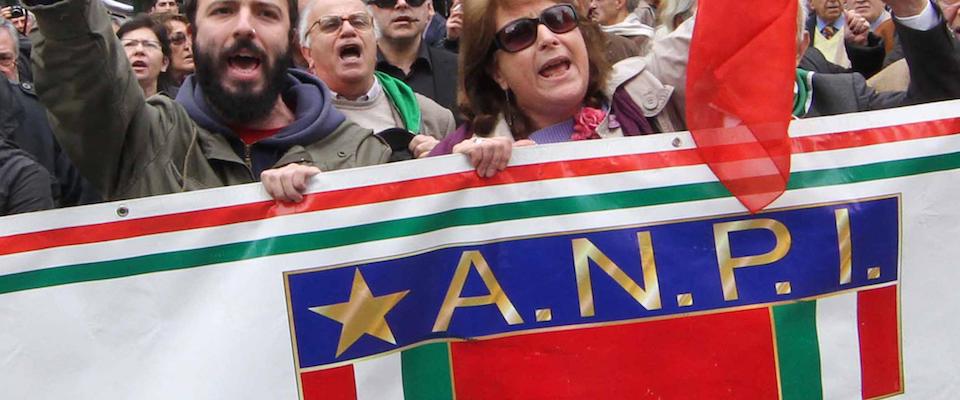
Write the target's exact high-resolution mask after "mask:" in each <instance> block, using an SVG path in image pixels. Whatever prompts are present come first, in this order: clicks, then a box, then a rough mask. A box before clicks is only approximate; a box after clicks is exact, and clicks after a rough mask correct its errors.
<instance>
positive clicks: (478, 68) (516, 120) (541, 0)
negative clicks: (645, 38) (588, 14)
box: [430, 0, 693, 177]
mask: <svg viewBox="0 0 960 400" xmlns="http://www.w3.org/2000/svg"><path fill="white" fill-rule="evenodd" d="M464 7H466V9H465V12H464V26H463V36H462V37H461V38H460V55H461V57H462V60H463V64H462V67H461V71H462V74H461V76H460V79H461V81H460V90H461V94H460V96H461V99H462V100H461V110H462V111H463V113H464V115H465V117H466V118H467V121H468V122H467V123H466V124H465V125H464V126H461V127H460V128H459V129H458V130H457V131H456V132H454V133H452V134H450V135H448V136H447V137H446V138H445V139H444V140H443V141H441V143H440V144H438V145H437V147H436V148H434V150H433V151H432V152H431V153H430V154H431V155H439V154H447V153H450V152H454V153H463V154H465V155H467V156H468V157H469V158H470V161H471V163H472V164H473V165H474V166H475V167H476V168H477V173H478V174H479V175H480V176H481V177H490V176H493V175H494V174H496V173H497V172H499V171H500V170H502V169H503V168H505V167H506V165H507V162H508V161H509V158H510V154H511V150H512V147H513V146H521V145H531V144H535V143H556V142H566V141H571V140H584V139H599V138H605V137H616V136H624V135H630V136H632V135H642V134H650V133H657V132H664V131H667V132H669V131H674V130H682V129H683V127H684V125H683V120H682V117H681V116H682V115H683V114H682V113H681V111H680V109H679V107H678V104H677V102H682V93H681V92H682V90H683V88H684V84H685V79H686V54H687V52H688V50H689V43H690V38H691V36H692V32H693V26H692V23H685V24H684V25H682V26H681V27H680V29H678V30H677V31H675V32H674V33H673V34H671V35H669V36H667V37H665V38H664V39H662V40H659V41H657V42H655V43H654V45H653V50H652V51H651V53H650V54H648V55H647V56H645V57H633V58H628V59H626V60H623V61H621V62H619V63H617V64H616V70H615V71H612V70H611V66H610V65H609V64H608V62H607V60H606V58H605V57H604V49H603V42H602V38H603V33H602V32H601V31H600V29H599V27H598V26H597V25H596V24H594V23H591V22H589V21H588V20H587V19H586V18H585V16H584V15H580V14H578V13H577V10H576V8H575V7H574V6H573V5H571V4H567V3H563V2H554V1H550V0H526V1H507V0H470V1H468V2H465V3H464ZM680 104H682V103H680Z"/></svg>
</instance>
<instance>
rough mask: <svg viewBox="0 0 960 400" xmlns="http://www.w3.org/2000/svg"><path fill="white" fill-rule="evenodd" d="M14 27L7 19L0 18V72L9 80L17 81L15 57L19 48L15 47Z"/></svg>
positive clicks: (15, 34) (15, 35) (18, 78)
mask: <svg viewBox="0 0 960 400" xmlns="http://www.w3.org/2000/svg"><path fill="white" fill-rule="evenodd" d="M18 37H19V36H18V35H17V31H16V29H15V28H14V27H13V24H11V23H10V22H9V21H7V20H5V19H2V18H0V73H2V74H3V76H4V77H6V78H7V80H9V81H11V82H19V81H20V74H19V72H18V71H17V57H19V55H20V49H19V48H18V47H17V38H18Z"/></svg>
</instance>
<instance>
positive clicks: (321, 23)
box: [307, 13, 373, 33]
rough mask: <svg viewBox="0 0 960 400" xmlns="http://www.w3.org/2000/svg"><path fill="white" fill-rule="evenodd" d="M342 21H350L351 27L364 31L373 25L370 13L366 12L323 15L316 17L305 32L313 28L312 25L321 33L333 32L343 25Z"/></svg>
mask: <svg viewBox="0 0 960 400" xmlns="http://www.w3.org/2000/svg"><path fill="white" fill-rule="evenodd" d="M343 21H347V22H349V23H350V26H352V27H353V29H356V30H360V31H365V30H367V29H370V28H372V27H373V20H372V19H371V18H370V14H367V13H356V14H350V15H342V16H341V15H324V16H322V17H320V18H319V19H317V21H316V22H314V23H313V25H310V29H307V32H310V31H311V30H313V28H314V27H316V28H318V29H320V32H322V33H334V32H336V31H337V30H339V29H340V27H341V26H342V25H343Z"/></svg>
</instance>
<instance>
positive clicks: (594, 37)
mask: <svg viewBox="0 0 960 400" xmlns="http://www.w3.org/2000/svg"><path fill="white" fill-rule="evenodd" d="M533 1H534V0H470V1H464V2H463V7H464V10H463V33H462V34H461V36H460V74H459V79H460V82H459V84H458V86H459V88H458V91H457V102H458V104H459V106H460V111H461V112H462V113H463V116H464V118H465V119H466V120H467V121H469V122H470V123H471V125H472V130H473V133H475V134H477V135H480V136H487V135H489V134H490V133H491V132H492V131H493V129H494V127H495V126H496V123H497V120H498V119H499V116H500V115H501V114H503V116H504V118H506V119H507V121H508V123H509V124H510V130H511V132H512V133H513V136H514V138H516V139H523V138H526V137H527V136H529V135H530V134H531V133H532V131H531V128H530V122H529V120H528V118H527V116H526V115H525V114H524V112H523V110H520V109H519V108H517V105H516V102H515V100H514V99H513V96H512V95H511V94H510V93H509V90H508V91H507V92H504V90H503V89H501V88H500V85H498V84H497V82H496V81H495V80H494V79H493V77H492V76H491V71H493V62H494V56H495V53H496V50H497V48H496V46H495V45H494V37H495V36H496V33H497V21H496V15H497V11H498V10H500V9H506V8H510V7H517V6H520V5H523V4H527V3H531V2H533ZM554 2H555V3H566V2H564V1H559V0H554ZM574 7H575V8H577V14H578V15H577V19H578V23H579V28H580V33H581V35H583V41H584V43H585V44H586V46H587V58H588V62H589V65H590V78H589V81H588V84H587V93H586V95H585V96H584V99H583V100H584V103H586V104H587V105H589V106H592V107H599V106H600V105H601V103H603V102H604V101H605V100H606V98H605V95H604V94H603V89H604V88H605V87H606V84H607V79H608V78H609V76H610V63H609V62H608V61H607V56H606V51H605V50H604V43H605V37H604V36H603V35H604V33H603V32H602V31H601V30H600V27H599V26H598V25H597V24H595V23H593V22H591V21H589V20H588V19H587V18H586V13H585V12H582V10H580V8H579V7H577V6H576V5H574Z"/></svg>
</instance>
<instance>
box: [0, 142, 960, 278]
mask: <svg viewBox="0 0 960 400" xmlns="http://www.w3.org/2000/svg"><path fill="white" fill-rule="evenodd" d="M956 168H960V153H951V154H945V155H940V156H931V157H923V158H915V159H909V160H897V161H889V162H884V163H877V164H869V165H862V166H856V167H848V168H838V169H830V170H819V171H805V172H797V173H793V174H792V175H791V180H790V184H789V187H788V188H789V189H803V188H811V187H819V186H830V185H839V184H845V183H855V182H864V181H870V180H877V179H888V178H896V177H901V176H909V175H917V174H923V173H928V172H936V171H945V170H950V169H956ZM729 196H730V192H728V191H727V189H726V188H724V187H723V185H721V184H720V183H719V182H709V183H696V184H688V185H679V186H671V187H660V188H653V189H640V190H630V191H624V192H615V193H604V194H595V195H586V196H573V197H562V198H555V199H544V200H531V201H523V202H517V203H505V204H495V205H490V206H482V207H469V208H461V209H456V210H450V211H445V212H441V213H436V214H430V215H424V216H419V217H412V218H406V219H400V220H393V221H384V222H377V223H372V224H366V225H357V226H350V227H345V228H338V229H331V230H326V231H318V232H309V233H300V234H295V235H286V236H278V237H274V238H268V239H262V240H255V241H248V242H240V243H232V244H227V245H220V246H212V247H206V248H201V249H192V250H180V251H173V252H168V253H159V254H151V255H146V256H139V257H132V258H126V259H118V260H110V261H102V262H94V263H87V264H77V265H67V266H61V267H53V268H47V269H41V270H35V271H28V272H21V273H16V274H10V275H5V276H0V294H3V293H10V292H17V291H21V290H29V289H36V288H42V287H49V286H57V285H64V284H69V283H77V282H87V281H95V280H102V279H113V278H121V277H126V276H133V275H140V274H145V273H152V272H162V271H173V270H179V269H186V268H194V267H200V266H204V265H210V264H219V263H226V262H232V261H240V260H245V259H251V258H257V257H266V256H273V255H281V254H290V253H298V252H303V251H312V250H322V249H328V248H333V247H339V246H347V245H353V244H357V243H363V242H370V241H375V240H384V239H393V238H398V237H403V236H411V235H418V234H423V233H427V232H433V231H436V230H440V229H445V228H451V227H457V226H470V225H479V224H487V223H493V222H500V221H509V220H519V219H526V218H536V217H549V216H557V215H569V214H578V213H587V212H596V211H606V210H615V209H620V208H634V207H647V206H654V205H660V204H669V203H681V202H689V201H701V200H710V199H716V198H722V197H729Z"/></svg>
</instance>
